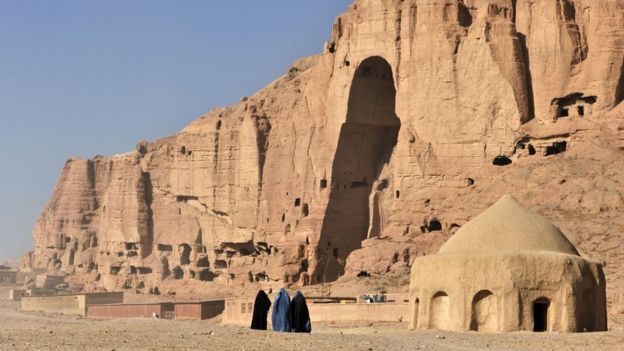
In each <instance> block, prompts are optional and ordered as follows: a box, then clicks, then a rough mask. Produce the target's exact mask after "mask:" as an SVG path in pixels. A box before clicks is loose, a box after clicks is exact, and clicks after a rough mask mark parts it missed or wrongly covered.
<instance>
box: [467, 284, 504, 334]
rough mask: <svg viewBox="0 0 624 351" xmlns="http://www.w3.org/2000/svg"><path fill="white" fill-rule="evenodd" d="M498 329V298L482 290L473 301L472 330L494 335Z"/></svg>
mask: <svg viewBox="0 0 624 351" xmlns="http://www.w3.org/2000/svg"><path fill="white" fill-rule="evenodd" d="M497 329H498V315H497V311H496V298H495V297H494V294H492V292H491V291H489V290H481V291H479V292H478V293H477V294H476V295H475V296H474V298H473V299H472V318H471V322H470V330H473V331H480V332H486V333H488V332H489V333H492V332H495V331H497Z"/></svg>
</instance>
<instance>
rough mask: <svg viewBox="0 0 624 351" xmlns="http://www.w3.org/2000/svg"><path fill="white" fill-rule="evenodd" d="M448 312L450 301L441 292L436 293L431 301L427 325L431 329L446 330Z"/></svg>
mask: <svg viewBox="0 0 624 351" xmlns="http://www.w3.org/2000/svg"><path fill="white" fill-rule="evenodd" d="M449 312H450V301H449V297H448V295H447V294H446V293H445V292H443V291H440V292H437V293H436V294H435V295H433V299H431V310H430V311H429V314H430V316H429V317H430V319H429V324H430V327H431V328H432V329H441V330H446V329H448V323H449Z"/></svg>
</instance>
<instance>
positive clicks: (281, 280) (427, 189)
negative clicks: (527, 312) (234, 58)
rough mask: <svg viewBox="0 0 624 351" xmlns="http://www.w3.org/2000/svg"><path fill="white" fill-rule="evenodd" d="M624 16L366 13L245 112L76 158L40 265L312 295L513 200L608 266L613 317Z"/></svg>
mask: <svg viewBox="0 0 624 351" xmlns="http://www.w3.org/2000/svg"><path fill="white" fill-rule="evenodd" d="M622 23H624V2H623V1H620V0H592V1H589V0H545V1H537V2H536V1H530V0H464V1H462V0H401V1H399V0H357V1H355V2H354V3H353V4H352V5H351V6H350V7H349V9H348V10H347V11H346V12H345V13H344V14H343V15H341V16H340V17H338V18H337V19H336V21H335V24H334V27H333V34H332V38H331V39H330V40H329V41H328V42H327V43H326V46H325V51H324V52H323V53H322V54H320V55H318V56H314V57H311V58H306V59H302V60H300V61H298V62H296V63H294V64H293V66H292V67H290V68H289V70H288V71H287V73H286V74H285V75H284V76H282V77H280V78H279V79H277V80H276V81H274V82H273V83H271V84H269V85H268V86H267V87H266V88H264V89H263V90H261V91H260V92H258V93H257V94H255V95H254V96H252V97H249V98H243V99H242V100H241V102H240V104H238V105H236V106H231V107H227V108H221V109H216V110H214V111H211V112H209V113H208V114H206V115H204V116H202V117H201V118H199V119H198V120H196V121H195V122H193V123H191V124H190V125H189V126H187V127H186V128H185V129H183V130H182V131H180V132H179V133H178V134H176V135H174V136H171V137H167V138H164V139H160V140H157V141H154V142H141V143H139V144H138V145H137V148H136V150H135V151H133V152H130V153H127V154H123V155H117V156H113V157H96V158H94V159H92V160H82V159H70V160H69V161H67V163H66V164H65V167H64V169H63V172H62V174H61V177H60V179H59V182H58V184H57V186H56V188H55V190H54V193H53V195H52V198H51V200H50V202H49V204H48V205H47V207H46V208H45V209H44V211H43V213H42V215H41V217H40V218H39V220H38V221H37V224H36V226H35V229H34V237H35V241H36V244H35V249H34V252H33V254H32V257H31V258H32V259H30V258H29V260H27V261H28V262H32V264H33V265H34V266H36V267H43V268H47V269H53V270H59V271H66V272H67V273H69V274H72V275H74V276H75V277H82V278H84V279H83V280H82V281H83V282H91V283H88V284H87V285H86V286H85V288H90V289H97V288H107V289H119V288H134V289H138V290H139V291H143V292H148V291H149V292H156V293H157V292H159V291H160V289H162V286H163V285H166V284H168V285H169V286H178V287H180V289H181V288H184V287H187V288H188V287H189V286H195V287H196V288H197V289H199V290H201V289H203V287H208V286H217V285H218V286H226V285H232V286H240V285H243V284H250V283H258V282H259V283H263V284H269V285H270V284H275V285H282V284H300V285H306V284H315V283H320V282H325V281H333V280H335V279H337V278H338V277H339V276H341V275H345V274H346V275H347V276H353V277H355V276H358V275H359V276H368V275H371V274H373V275H375V274H384V273H386V272H389V271H397V270H399V269H402V268H404V267H406V266H409V265H410V264H411V262H413V260H414V258H415V257H416V256H418V255H423V254H428V253H432V252H436V251H437V249H438V248H439V246H440V245H441V244H442V243H444V241H445V240H446V238H448V236H449V235H452V233H453V232H454V231H456V230H457V229H458V228H459V227H460V226H461V225H462V224H463V223H465V222H466V221H468V220H469V219H470V218H471V217H472V216H474V215H476V214H477V213H479V212H480V211H481V210H483V209H485V208H486V207H488V206H489V205H491V204H492V203H493V202H494V201H495V200H496V199H497V198H498V197H499V196H500V195H501V194H502V193H512V194H514V195H515V196H516V197H518V198H519V199H520V200H521V201H523V202H524V203H526V204H527V205H530V206H532V207H535V208H536V209H538V210H539V211H540V212H541V213H544V214H545V215H547V216H551V217H550V219H552V220H553V221H554V222H555V223H557V224H558V225H559V226H561V227H562V228H563V229H565V228H566V226H570V227H574V229H575V230H574V231H573V232H574V233H579V235H580V236H579V237H572V238H571V240H573V241H574V244H575V245H577V247H579V249H580V250H587V251H590V252H592V258H594V259H600V260H604V261H606V262H607V266H606V269H605V271H606V274H607V281H608V285H607V286H608V289H609V299H610V302H611V304H612V305H611V306H612V308H611V312H613V311H616V310H617V308H622V307H621V306H624V296H622V291H623V290H622V289H621V287H623V286H624V276H623V275H622V273H621V272H619V270H617V269H616V267H617V266H618V265H620V266H621V264H622V262H624V252H623V249H622V247H623V246H622V244H624V242H623V241H624V236H623V235H622V233H621V230H622V229H623V228H624V221H623V220H622V219H621V218H620V217H619V216H617V215H616V214H617V213H618V211H622V210H623V209H624V201H623V200H622V199H623V197H624V173H623V172H622V171H621V170H620V169H619V167H617V164H618V162H619V163H620V164H622V161H623V160H624V151H623V148H624V135H623V134H624V133H623V130H624V117H623V113H622V105H621V104H620V102H621V101H622V100H623V99H624V67H623V66H624V27H623V26H622ZM618 104H620V105H619V107H616V106H618ZM201 282H212V284H207V283H201ZM198 284H199V285H198ZM613 306H615V307H613ZM617 306H620V307H617ZM613 313H614V312H613Z"/></svg>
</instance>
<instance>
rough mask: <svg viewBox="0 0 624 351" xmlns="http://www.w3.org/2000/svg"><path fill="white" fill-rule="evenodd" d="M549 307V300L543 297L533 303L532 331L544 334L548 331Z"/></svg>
mask: <svg viewBox="0 0 624 351" xmlns="http://www.w3.org/2000/svg"><path fill="white" fill-rule="evenodd" d="M549 307H550V300H548V299H547V298H545V297H542V298H540V299H537V300H535V302H533V331H534V332H545V331H548V308H549Z"/></svg>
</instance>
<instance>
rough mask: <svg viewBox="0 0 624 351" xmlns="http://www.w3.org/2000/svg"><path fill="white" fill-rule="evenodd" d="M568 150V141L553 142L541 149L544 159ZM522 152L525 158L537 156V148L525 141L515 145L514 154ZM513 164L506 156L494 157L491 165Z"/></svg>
mask: <svg viewBox="0 0 624 351" xmlns="http://www.w3.org/2000/svg"><path fill="white" fill-rule="evenodd" d="M567 150H568V141H567V140H559V141H554V142H552V143H551V144H550V145H546V146H545V147H543V151H542V155H543V156H544V157H548V156H554V155H558V154H561V153H564V152H566V151H567ZM519 152H524V154H525V156H535V155H537V148H536V147H535V146H534V145H533V144H532V143H531V142H530V141H526V140H522V141H519V142H518V143H517V144H516V150H515V153H519ZM512 163H513V161H512V159H511V158H509V157H508V156H504V155H501V156H496V157H495V158H494V159H493V160H492V164H493V165H494V166H499V167H504V166H509V165H511V164H512Z"/></svg>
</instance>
